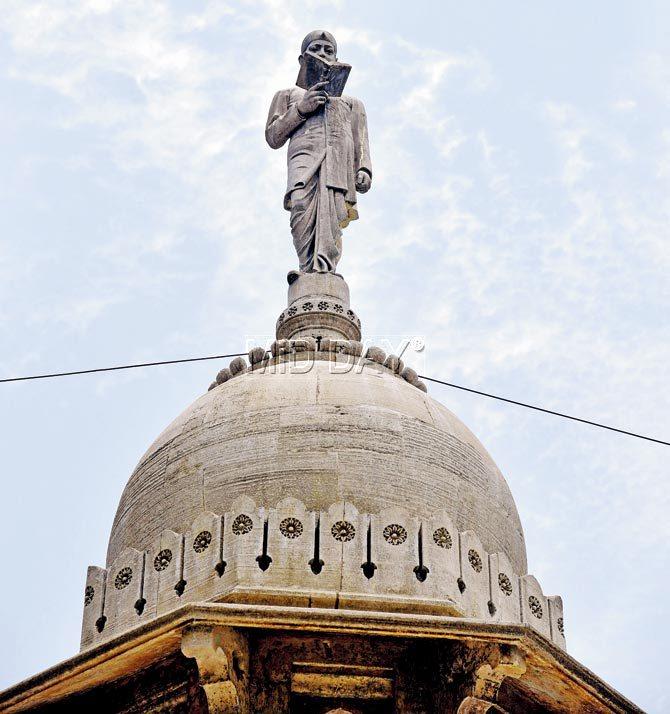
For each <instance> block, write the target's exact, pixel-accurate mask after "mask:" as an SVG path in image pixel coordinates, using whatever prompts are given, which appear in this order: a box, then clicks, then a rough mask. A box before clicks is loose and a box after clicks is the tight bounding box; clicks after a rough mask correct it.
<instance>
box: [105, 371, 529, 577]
mask: <svg viewBox="0 0 670 714" xmlns="http://www.w3.org/2000/svg"><path fill="white" fill-rule="evenodd" d="M302 367H304V371H303V372H301V373H299V372H298V370H299V369H301V368H302ZM337 369H340V370H341V366H336V365H334V363H332V362H329V361H316V362H314V363H311V364H310V363H307V362H304V363H302V365H301V363H297V364H296V365H293V366H292V367H291V369H290V373H289V369H288V367H287V366H286V365H284V366H283V367H282V368H276V370H277V371H274V372H272V371H254V372H248V373H246V374H242V375H239V376H237V377H235V378H234V379H231V380H230V381H228V382H225V383H224V384H222V385H220V386H219V387H217V388H215V389H213V390H212V391H210V392H208V393H207V394H205V395H203V396H202V397H200V398H199V399H198V400H196V401H195V402H194V403H193V404H192V405H191V406H190V407H188V408H187V409H186V410H185V411H184V412H183V413H182V414H181V416H179V417H178V418H177V419H176V420H175V421H174V422H172V424H170V426H168V428H167V429H166V430H165V431H164V432H163V433H162V434H161V435H160V436H159V437H158V438H157V439H156V441H155V442H154V443H153V444H152V445H151V447H150V448H149V450H148V451H147V452H146V454H145V455H144V456H143V457H142V460H141V461H140V463H139V465H138V466H137V468H136V469H135V471H134V473H133V474H132V476H131V478H130V481H129V482H128V484H127V486H126V488H125V490H124V492H123V495H122V497H121V502H120V504H119V507H118V511H117V514H116V517H115V519H114V525H113V527H112V533H111V536H110V541H109V549H108V553H107V563H108V565H109V564H110V563H112V561H113V560H114V558H115V557H116V556H117V555H118V554H119V553H120V552H121V551H122V550H123V549H124V548H125V547H126V546H130V547H133V548H137V549H138V550H144V549H147V548H149V547H150V545H151V543H152V542H153V541H154V540H155V539H156V538H157V537H158V536H159V535H160V533H161V531H162V530H163V529H166V528H168V529H172V530H174V531H177V532H183V531H185V530H186V529H187V528H188V527H189V524H190V523H191V522H192V520H193V519H194V518H195V517H196V516H197V514H198V513H200V512H202V511H203V510H210V511H213V512H214V513H223V512H225V511H226V509H227V508H229V507H230V504H231V503H232V501H233V500H234V499H235V498H237V497H238V496H244V495H246V496H250V497H251V498H253V499H254V500H255V501H256V503H258V504H259V505H261V506H266V507H273V506H275V505H276V503H277V502H278V501H280V500H281V499H283V498H285V497H287V496H294V497H296V498H298V499H300V500H301V501H303V502H304V503H305V505H306V506H307V508H309V509H313V510H317V509H327V508H328V507H329V506H330V505H331V504H333V503H335V502H337V501H342V500H345V501H350V502H351V503H353V504H354V505H355V506H356V508H358V509H359V510H360V511H361V512H363V511H364V512H368V513H377V512H379V511H381V510H382V509H384V508H387V507H389V506H401V507H404V508H406V509H408V510H409V511H411V512H412V513H413V514H415V515H417V516H422V517H428V516H429V515H430V514H431V513H434V512H436V511H437V510H439V509H445V510H446V511H447V513H448V514H449V515H450V516H451V518H452V519H453V521H454V523H455V525H456V527H457V528H458V529H459V530H472V531H474V532H475V533H476V534H477V535H478V536H479V538H480V539H481V541H482V544H483V545H484V547H485V548H486V550H487V551H488V552H490V553H495V552H499V551H502V552H504V553H506V554H507V556H508V557H509V558H510V560H511V563H512V565H513V566H514V568H515V571H516V572H517V573H518V574H524V573H526V572H527V565H526V549H525V544H524V538H523V531H522V528H521V523H520V521H519V516H518V513H517V510H516V506H515V504H514V500H513V499H512V495H511V493H510V491H509V488H508V486H507V484H506V482H505V479H504V478H503V476H502V474H501V473H500V471H499V470H498V468H497V466H496V465H495V463H494V462H493V460H492V459H491V457H490V456H489V454H488V453H487V451H486V450H485V449H484V447H483V446H482V445H481V444H480V442H479V441H478V440H477V438H476V437H475V436H474V435H473V434H472V432H471V431H470V430H469V429H468V428H467V427H466V426H465V425H464V424H463V423H462V422H461V421H460V420H459V419H458V418H457V417H456V416H454V415H453V414H452V413H451V412H450V411H449V410H448V409H446V408H445V407H444V406H442V405H441V404H439V403H438V402H436V401H435V400H433V399H432V398H431V397H429V396H428V395H427V394H425V393H424V392H422V391H420V390H419V389H417V388H416V387H414V386H412V385H410V384H408V383H407V382H406V381H405V380H403V379H401V378H400V377H398V376H396V375H394V374H392V373H391V372H390V371H388V370H386V369H385V368H382V367H377V366H375V365H366V366H365V367H364V368H363V369H362V371H361V370H360V368H357V369H354V370H351V371H348V372H346V373H342V372H339V373H334V370H337ZM282 370H283V371H284V373H280V372H281V371H282Z"/></svg>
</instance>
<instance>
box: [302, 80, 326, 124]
mask: <svg viewBox="0 0 670 714" xmlns="http://www.w3.org/2000/svg"><path fill="white" fill-rule="evenodd" d="M327 84H328V82H317V83H316V84H315V85H314V86H313V87H310V88H309V89H308V90H307V91H306V92H305V94H304V96H303V98H302V99H301V100H300V101H299V102H298V104H297V105H296V108H297V109H298V111H299V112H300V114H302V115H303V116H307V115H308V114H314V112H315V111H316V110H317V109H319V108H320V107H322V106H323V105H324V104H325V103H326V100H327V99H328V92H326V91H325V90H324V87H325V86H326V85H327Z"/></svg>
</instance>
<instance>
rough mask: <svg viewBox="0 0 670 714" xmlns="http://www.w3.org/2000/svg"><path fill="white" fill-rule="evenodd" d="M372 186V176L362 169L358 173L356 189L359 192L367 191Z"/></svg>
mask: <svg viewBox="0 0 670 714" xmlns="http://www.w3.org/2000/svg"><path fill="white" fill-rule="evenodd" d="M370 186H372V176H370V174H369V173H368V172H367V171H363V170H362V169H361V170H360V171H359V172H358V173H357V174H356V190H357V191H358V193H367V192H368V191H369V190H370Z"/></svg>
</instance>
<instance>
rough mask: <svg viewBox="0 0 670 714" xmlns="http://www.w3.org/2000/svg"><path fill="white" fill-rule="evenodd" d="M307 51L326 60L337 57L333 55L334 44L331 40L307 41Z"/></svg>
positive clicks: (332, 59)
mask: <svg viewBox="0 0 670 714" xmlns="http://www.w3.org/2000/svg"><path fill="white" fill-rule="evenodd" d="M307 51H308V52H311V53H312V54H313V55H316V56H317V57H321V59H324V60H326V61H327V62H334V61H335V60H336V59H337V56H336V55H335V46H334V45H333V43H332V42H328V40H313V41H312V42H310V43H309V47H307Z"/></svg>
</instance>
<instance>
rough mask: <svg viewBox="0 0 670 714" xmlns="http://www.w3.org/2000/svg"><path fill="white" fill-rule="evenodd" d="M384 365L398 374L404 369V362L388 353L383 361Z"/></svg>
mask: <svg viewBox="0 0 670 714" xmlns="http://www.w3.org/2000/svg"><path fill="white" fill-rule="evenodd" d="M384 366H385V367H388V369H390V370H391V371H392V372H395V373H396V374H400V373H401V372H402V371H403V369H405V363H404V362H403V361H402V360H401V359H400V357H397V356H396V355H389V356H388V357H387V358H386V360H385V361H384Z"/></svg>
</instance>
